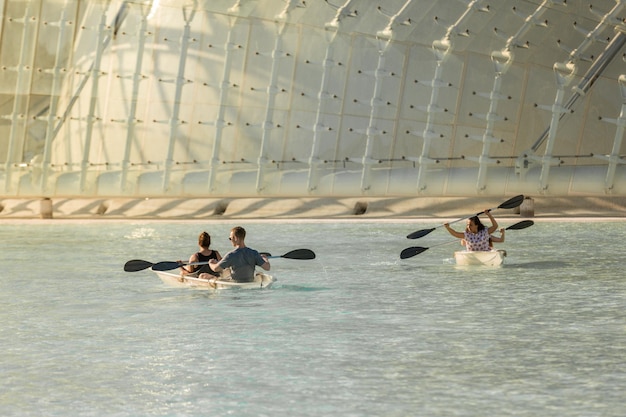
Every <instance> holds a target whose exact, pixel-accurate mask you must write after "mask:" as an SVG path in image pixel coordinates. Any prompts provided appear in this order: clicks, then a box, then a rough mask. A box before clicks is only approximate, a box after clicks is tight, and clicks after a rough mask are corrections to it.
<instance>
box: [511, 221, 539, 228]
mask: <svg viewBox="0 0 626 417" xmlns="http://www.w3.org/2000/svg"><path fill="white" fill-rule="evenodd" d="M533 224H535V222H534V221H532V220H523V221H521V222H519V223H515V224H512V225H511V226H509V227H507V228H506V230H521V229H526V228H527V227H530V226H532V225H533Z"/></svg>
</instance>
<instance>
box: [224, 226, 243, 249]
mask: <svg viewBox="0 0 626 417" xmlns="http://www.w3.org/2000/svg"><path fill="white" fill-rule="evenodd" d="M245 238H246V229H244V228H243V227H241V226H236V227H233V228H232V229H230V236H229V237H228V240H230V241H231V242H233V245H240V244H243V241H244V239H245Z"/></svg>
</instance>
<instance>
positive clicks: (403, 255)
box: [400, 246, 428, 259]
mask: <svg viewBox="0 0 626 417" xmlns="http://www.w3.org/2000/svg"><path fill="white" fill-rule="evenodd" d="M425 250H428V248H424V247H422V246H412V247H410V248H406V249H404V250H403V251H402V252H400V259H407V258H412V257H413V256H415V255H419V254H420V253H422V252H424V251H425Z"/></svg>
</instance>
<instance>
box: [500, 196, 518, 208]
mask: <svg viewBox="0 0 626 417" xmlns="http://www.w3.org/2000/svg"><path fill="white" fill-rule="evenodd" d="M523 202H524V194H520V195H516V196H515V197H513V198H509V199H508V200H506V201H505V202H504V203H502V204H500V205H499V206H498V208H501V209H512V208H515V207H519V206H520V205H521V204H522V203H523Z"/></svg>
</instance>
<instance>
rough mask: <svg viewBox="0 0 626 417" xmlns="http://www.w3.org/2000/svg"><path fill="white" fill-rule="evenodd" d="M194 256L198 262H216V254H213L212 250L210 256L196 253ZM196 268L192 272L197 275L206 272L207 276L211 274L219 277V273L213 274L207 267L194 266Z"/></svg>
mask: <svg viewBox="0 0 626 417" xmlns="http://www.w3.org/2000/svg"><path fill="white" fill-rule="evenodd" d="M196 256H197V257H198V262H209V260H211V259H215V260H217V252H215V251H214V250H213V251H211V254H210V255H203V254H201V253H200V252H198V253H196ZM196 268H198V269H196V270H194V272H195V273H198V275H199V274H202V273H205V272H206V273H207V274H211V275H213V276H215V277H219V276H220V273H219V272H214V271H213V270H212V269H211V267H210V266H209V265H196Z"/></svg>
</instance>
